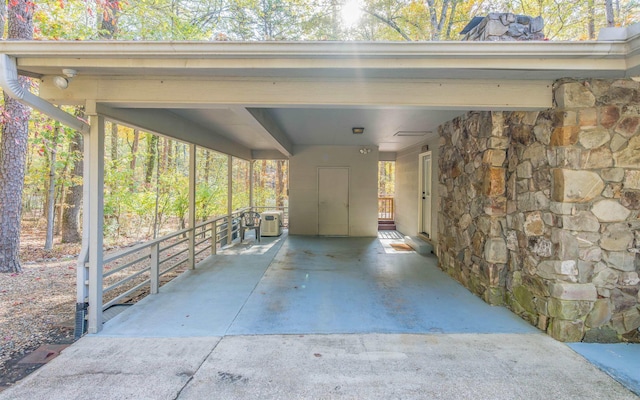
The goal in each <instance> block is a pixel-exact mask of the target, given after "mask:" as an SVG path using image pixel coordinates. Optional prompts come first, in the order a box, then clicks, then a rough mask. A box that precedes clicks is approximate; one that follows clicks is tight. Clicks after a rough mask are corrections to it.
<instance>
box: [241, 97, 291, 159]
mask: <svg viewBox="0 0 640 400" xmlns="http://www.w3.org/2000/svg"><path fill="white" fill-rule="evenodd" d="M237 109H239V110H237ZM233 110H234V112H237V113H243V114H245V115H246V116H247V118H252V119H254V120H255V121H256V123H257V124H258V125H259V127H260V128H261V129H259V131H260V132H262V131H263V130H264V131H265V132H267V134H268V135H269V139H270V141H271V142H272V143H273V144H274V145H275V147H276V149H277V150H279V151H280V152H281V153H282V154H284V155H286V156H289V157H290V156H292V155H293V143H291V139H289V137H288V136H287V134H286V133H284V131H283V130H282V128H280V126H279V125H278V123H277V122H276V121H275V120H274V119H273V118H272V117H271V115H270V114H269V111H268V110H266V109H263V108H244V107H235V108H234V109H233ZM236 110H237V111H236ZM247 114H248V115H247Z"/></svg>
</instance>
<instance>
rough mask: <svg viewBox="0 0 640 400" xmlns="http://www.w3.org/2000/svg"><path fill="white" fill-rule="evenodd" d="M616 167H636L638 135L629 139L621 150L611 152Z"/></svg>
mask: <svg viewBox="0 0 640 400" xmlns="http://www.w3.org/2000/svg"><path fill="white" fill-rule="evenodd" d="M613 159H614V161H615V166H616V167H622V168H637V167H638V165H640V135H638V136H634V137H632V138H631V139H629V144H628V145H627V147H626V148H624V149H623V150H621V151H618V152H615V153H613Z"/></svg>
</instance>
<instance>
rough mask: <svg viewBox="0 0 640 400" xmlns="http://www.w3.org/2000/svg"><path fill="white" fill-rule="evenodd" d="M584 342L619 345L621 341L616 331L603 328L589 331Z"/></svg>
mask: <svg viewBox="0 0 640 400" xmlns="http://www.w3.org/2000/svg"><path fill="white" fill-rule="evenodd" d="M582 341H583V342H585V343H618V342H620V339H619V338H618V333H617V332H616V331H615V330H613V329H611V328H609V327H608V326H603V327H599V328H595V329H590V330H588V331H587V333H585V335H584V339H583V340H582Z"/></svg>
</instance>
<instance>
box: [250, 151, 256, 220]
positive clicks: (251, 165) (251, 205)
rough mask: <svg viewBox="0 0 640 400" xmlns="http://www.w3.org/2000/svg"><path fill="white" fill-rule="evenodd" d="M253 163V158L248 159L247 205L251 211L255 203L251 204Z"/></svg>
mask: <svg viewBox="0 0 640 400" xmlns="http://www.w3.org/2000/svg"><path fill="white" fill-rule="evenodd" d="M254 164H255V160H251V161H249V207H250V208H251V211H254V210H253V207H254V206H255V204H253V180H254V178H253V166H254Z"/></svg>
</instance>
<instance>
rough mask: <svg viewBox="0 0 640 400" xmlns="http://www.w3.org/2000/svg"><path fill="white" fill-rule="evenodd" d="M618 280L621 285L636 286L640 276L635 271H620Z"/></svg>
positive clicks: (639, 281)
mask: <svg viewBox="0 0 640 400" xmlns="http://www.w3.org/2000/svg"><path fill="white" fill-rule="evenodd" d="M618 282H619V283H620V284H621V285H623V286H636V285H637V284H638V283H640V277H638V273H637V272H621V273H620V278H619V280H618ZM638 293H639V294H640V292H638Z"/></svg>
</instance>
